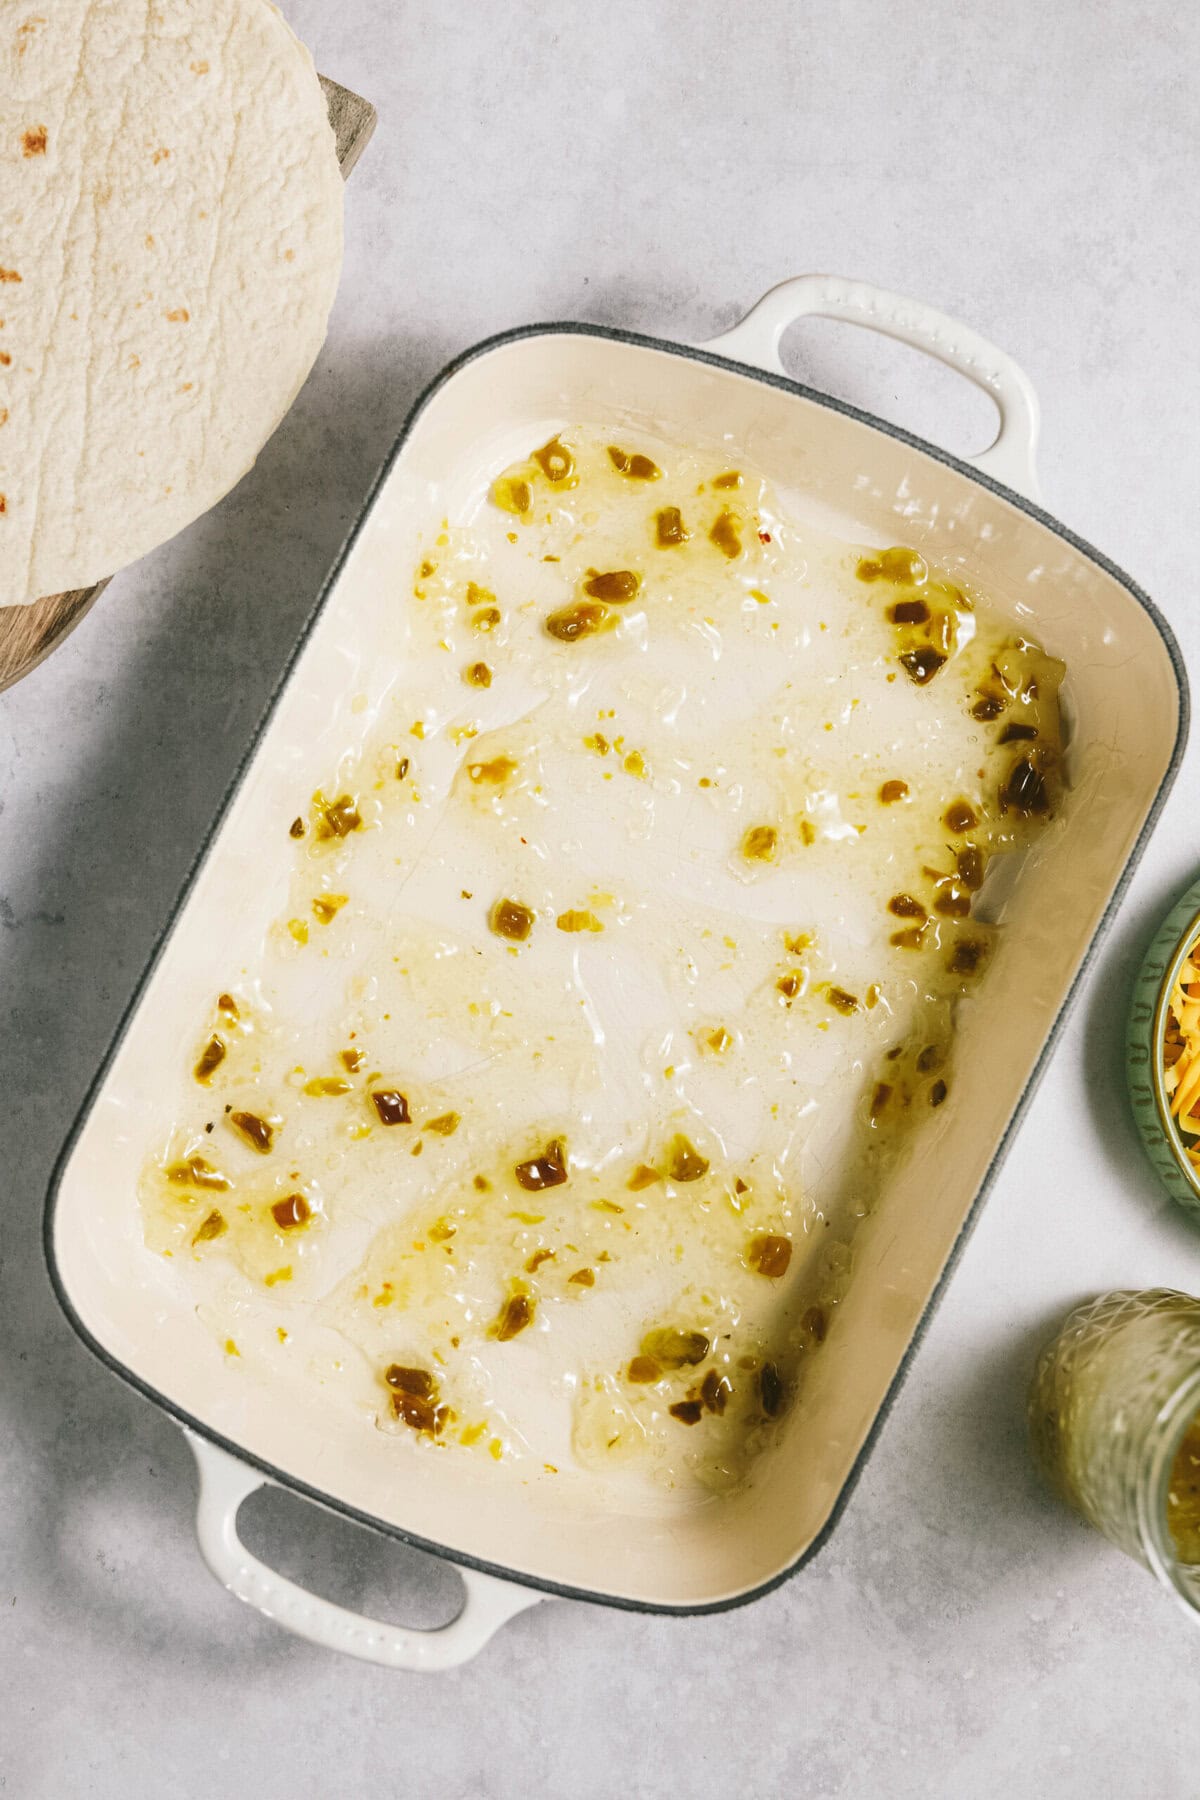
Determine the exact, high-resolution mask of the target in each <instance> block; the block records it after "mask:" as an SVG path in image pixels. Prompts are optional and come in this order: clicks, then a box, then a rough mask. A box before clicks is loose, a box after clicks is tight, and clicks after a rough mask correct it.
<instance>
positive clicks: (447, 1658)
mask: <svg viewBox="0 0 1200 1800" xmlns="http://www.w3.org/2000/svg"><path fill="white" fill-rule="evenodd" d="M183 1435H184V1436H185V1437H186V1438H187V1440H188V1442H189V1444H190V1445H191V1447H192V1454H193V1455H194V1456H195V1458H196V1467H197V1469H198V1471H199V1475H200V1492H199V1497H198V1499H197V1502H196V1536H197V1538H198V1539H199V1542H200V1554H201V1555H202V1556H203V1558H204V1560H205V1562H206V1563H207V1564H208V1566H209V1568H210V1569H211V1570H212V1572H213V1574H214V1575H215V1576H216V1578H217V1580H218V1581H219V1582H220V1583H221V1585H222V1586H223V1587H226V1588H228V1589H229V1592H230V1593H231V1594H233V1595H235V1596H236V1598H237V1599H239V1600H244V1601H245V1602H246V1604H247V1605H248V1606H254V1607H257V1609H258V1611H259V1612H261V1613H263V1614H264V1615H265V1616H266V1617H267V1618H268V1619H274V1620H275V1622H276V1624H278V1625H282V1626H284V1627H285V1628H286V1629H287V1630H288V1631H291V1632H294V1633H295V1634H296V1636H297V1637H303V1638H307V1639H308V1640H309V1642H310V1643H313V1644H320V1645H321V1647H322V1648H323V1649H325V1650H341V1651H343V1652H344V1653H345V1654H346V1655H348V1656H357V1657H361V1658H362V1660H363V1661H364V1662H373V1663H382V1664H384V1666H385V1667H387V1668H390V1669H412V1670H417V1671H422V1672H427V1673H432V1672H433V1671H435V1670H438V1669H453V1668H455V1667H456V1666H457V1665H458V1664H459V1663H465V1662H469V1661H470V1659H471V1657H473V1656H477V1655H478V1654H479V1652H480V1651H481V1650H482V1649H483V1647H484V1645H485V1644H486V1643H487V1641H488V1639H489V1638H490V1637H492V1636H493V1634H494V1633H495V1632H497V1631H498V1630H499V1629H500V1627H501V1625H503V1624H505V1623H506V1622H507V1621H508V1620H509V1619H511V1618H512V1617H513V1616H514V1614H516V1613H519V1612H523V1611H524V1610H525V1608H526V1607H527V1606H534V1605H536V1603H537V1602H538V1601H539V1600H540V1599H541V1598H542V1596H541V1594H539V1593H536V1592H535V1591H534V1590H533V1589H532V1588H526V1587H519V1586H517V1585H516V1583H514V1582H509V1581H498V1580H497V1579H496V1577H495V1576H493V1575H482V1574H480V1573H479V1572H478V1571H477V1570H475V1569H463V1568H460V1569H459V1571H458V1572H459V1574H460V1575H461V1576H462V1579H463V1585H464V1587H465V1588H466V1602H465V1604H464V1606H463V1609H462V1611H461V1612H460V1613H459V1615H458V1617H457V1618H456V1619H454V1620H453V1621H452V1622H451V1623H450V1624H449V1625H443V1626H440V1627H439V1628H438V1629H436V1630H433V1631H417V1630H411V1629H406V1628H405V1627H403V1626H400V1625H387V1624H385V1623H384V1622H383V1621H382V1620H380V1619H368V1618H364V1617H362V1616H361V1615H360V1614H359V1613H353V1612H348V1611H347V1609H346V1608H345V1607H343V1606H337V1605H335V1603H334V1602H333V1601H332V1600H322V1599H321V1598H320V1596H319V1595H317V1594H310V1593H308V1592H307V1591H306V1589H304V1588H302V1587H299V1586H298V1585H297V1584H296V1583H295V1582H294V1581H289V1580H288V1579H287V1577H286V1576H284V1575H279V1574H277V1573H276V1572H275V1570H274V1569H271V1568H268V1566H267V1564H266V1563H264V1562H260V1561H259V1560H258V1558H257V1557H256V1556H252V1555H251V1554H250V1552H249V1551H248V1550H247V1549H246V1547H245V1545H244V1544H243V1543H242V1541H241V1539H240V1538H239V1537H238V1534H237V1516H238V1509H239V1508H240V1506H241V1504H242V1502H243V1500H246V1499H248V1498H249V1496H250V1495H251V1494H253V1493H254V1492H255V1490H256V1489H258V1488H260V1487H265V1486H267V1485H268V1478H267V1477H266V1476H265V1475H262V1474H260V1472H259V1471H258V1470H257V1469H252V1468H250V1467H249V1465H248V1464H246V1463H244V1462H241V1461H239V1460H238V1458H237V1457H235V1456H230V1455H229V1454H228V1452H227V1451H225V1450H219V1449H218V1448H217V1446H216V1445H215V1444H210V1443H209V1442H208V1441H207V1440H206V1439H204V1438H200V1437H197V1436H196V1435H195V1434H194V1433H193V1432H191V1431H185V1432H184V1434H183Z"/></svg>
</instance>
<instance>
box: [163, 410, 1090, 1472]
mask: <svg viewBox="0 0 1200 1800" xmlns="http://www.w3.org/2000/svg"><path fill="white" fill-rule="evenodd" d="M396 587H397V593H396V605H397V608H398V609H399V611H400V613H401V615H402V624H403V633H404V655H403V659H402V661H401V663H400V664H399V666H397V668H396V670H395V678H394V681H393V683H392V685H391V687H390V690H389V693H388V697H387V699H386V701H385V703H384V713H385V715H386V719H385V724H384V725H383V727H382V728H381V727H380V725H379V723H378V721H377V722H376V723H375V724H374V725H373V726H372V727H371V730H370V732H369V733H367V734H365V738H364V741H363V742H362V743H361V744H359V745H356V746H354V747H352V748H350V749H349V750H348V751H347V754H346V756H345V757H344V759H343V761H342V763H341V765H340V766H339V767H337V768H327V769H314V770H312V771H310V772H309V782H308V784H307V786H306V787H305V788H303V789H299V790H298V792H297V797H296V807H295V813H294V816H292V817H290V818H288V817H285V818H281V819H280V821H279V839H280V844H279V853H280V855H283V856H287V857H289V858H290V860H291V864H292V874H291V887H290V897H289V902H288V905H287V906H286V907H285V908H284V909H283V910H282V911H281V913H280V914H279V916H278V917H277V918H275V919H274V920H272V921H271V922H270V923H269V927H268V928H267V930H266V933H265V939H264V947H263V952H262V958H261V962H260V964H259V965H258V966H255V967H249V968H244V969H225V968H221V967H219V966H216V965H215V964H214V969H213V995H214V1005H213V1008H212V1011H211V1014H210V1016H209V1017H207V1018H204V1019H198V1020H196V1021H194V1022H193V1024H194V1039H193V1041H191V1042H190V1043H189V1047H188V1055H187V1071H186V1095H187V1098H186V1100H185V1101H184V1102H183V1103H182V1104H181V1106H180V1108H179V1110H178V1112H177V1115H176V1116H175V1117H173V1118H170V1119H164V1120H163V1121H162V1123H161V1129H160V1130H159V1131H158V1133H157V1135H156V1138H155V1141H154V1143H153V1145H152V1147H151V1150H150V1153H149V1156H148V1160H147V1165H146V1171H145V1175H144V1179H143V1185H142V1207H143V1217H144V1225H145V1235H146V1241H147V1244H148V1246H149V1247H150V1248H151V1249H152V1250H154V1251H156V1252H158V1253H160V1254H162V1255H164V1256H167V1257H169V1258H170V1259H171V1260H172V1263H173V1266H174V1268H175V1270H176V1271H177V1275H176V1278H177V1279H178V1280H180V1281H181V1282H186V1283H190V1284H192V1286H193V1288H194V1291H195V1293H196V1295H197V1298H198V1301H199V1303H201V1304H202V1306H203V1308H204V1310H205V1316H206V1317H208V1318H209V1319H210V1320H211V1322H212V1325H213V1329H214V1330H215V1331H216V1332H217V1334H218V1336H219V1337H220V1339H221V1340H223V1341H224V1342H225V1344H226V1348H227V1350H228V1351H229V1353H230V1354H231V1355H232V1354H234V1353H235V1352H236V1351H237V1350H238V1340H237V1335H236V1334H237V1331H238V1321H239V1319H245V1318H246V1317H248V1316H249V1314H250V1313H251V1312H254V1313H255V1314H256V1315H261V1314H262V1313H263V1311H264V1309H266V1311H267V1313H268V1315H269V1317H270V1319H271V1321H272V1329H273V1331H274V1333H275V1336H276V1337H277V1338H278V1340H279V1342H280V1343H284V1342H287V1341H292V1340H295V1341H296V1342H304V1341H305V1340H306V1334H307V1335H308V1336H309V1337H311V1336H312V1335H313V1334H315V1333H319V1334H320V1336H321V1339H322V1342H324V1343H326V1344H327V1343H329V1342H333V1343H336V1344H337V1345H339V1346H340V1347H341V1355H340V1356H339V1358H338V1366H339V1367H342V1366H343V1365H344V1367H345V1369H346V1370H348V1371H349V1378H348V1380H347V1381H346V1382H345V1383H344V1384H343V1387H342V1388H341V1389H340V1390H339V1391H338V1393H337V1395H336V1396H333V1395H331V1399H330V1404H338V1405H343V1404H353V1405H357V1406H358V1407H359V1408H360V1409H361V1411H362V1413H363V1416H364V1428H367V1422H368V1421H371V1422H374V1423H375V1424H377V1425H378V1426H379V1427H380V1428H381V1429H384V1430H387V1431H391V1432H393V1433H394V1434H395V1435H396V1438H397V1446H396V1448H397V1455H398V1456H401V1455H417V1454H425V1453H432V1452H433V1451H434V1450H442V1449H447V1448H451V1449H452V1450H453V1451H454V1453H456V1454H472V1455H474V1456H478V1455H483V1456H484V1457H494V1458H495V1459H496V1460H497V1461H501V1462H504V1461H510V1460H516V1461H518V1462H520V1463H521V1465H522V1466H523V1467H525V1468H527V1469H531V1470H538V1471H541V1470H543V1469H544V1470H546V1471H549V1472H550V1473H553V1474H558V1473H560V1472H562V1473H566V1472H569V1471H575V1472H578V1471H586V1472H590V1473H595V1472H597V1471H604V1472H608V1473H611V1472H612V1471H614V1470H616V1469H619V1470H621V1471H623V1476H622V1478H623V1479H627V1480H628V1481H632V1482H634V1483H641V1484H643V1485H644V1484H645V1483H646V1482H649V1483H651V1484H653V1485H652V1486H650V1487H648V1488H647V1490H646V1491H647V1492H648V1493H653V1492H656V1491H658V1492H661V1491H663V1490H674V1491H675V1492H676V1493H680V1492H687V1491H694V1490H696V1489H697V1488H699V1489H701V1490H711V1489H713V1488H728V1487H732V1486H734V1485H736V1484H737V1483H739V1482H740V1481H742V1480H743V1479H744V1478H745V1477H746V1475H747V1472H748V1470H749V1469H750V1468H751V1466H752V1463H753V1460H754V1458H755V1456H756V1455H757V1454H758V1453H759V1452H760V1451H761V1450H762V1449H763V1448H764V1447H766V1446H767V1445H769V1443H770V1441H771V1439H772V1437H773V1436H774V1434H775V1433H777V1432H778V1430H779V1428H780V1425H779V1422H780V1420H781V1419H782V1417H783V1416H784V1414H785V1413H786V1412H787V1410H788V1408H789V1407H790V1406H791V1405H792V1404H793V1403H794V1401H795V1399H796V1396H797V1395H798V1394H799V1393H800V1391H801V1390H802V1387H803V1383H804V1380H805V1373H806V1370H807V1368H808V1367H809V1366H810V1365H811V1362H812V1359H813V1358H814V1357H817V1356H819V1355H829V1354H835V1353H836V1340H837V1308H838V1303H839V1300H840V1299H841V1297H842V1296H843V1295H844V1293H845V1291H846V1286H847V1283H848V1282H849V1281H851V1280H852V1279H853V1255H854V1236H855V1231H856V1228H857V1226H858V1224H859V1222H860V1221H861V1220H862V1219H863V1218H864V1217H865V1216H867V1215H868V1214H869V1213H870V1211H871V1210H872V1208H873V1206H874V1204H875V1202H876V1199H877V1197H878V1195H879V1193H880V1192H881V1190H882V1186H883V1184H884V1182H885V1181H886V1180H887V1178H888V1173H889V1171H890V1170H891V1169H892V1168H893V1167H894V1166H895V1160H896V1158H898V1157H900V1156H902V1155H904V1154H906V1153H907V1152H908V1150H909V1148H910V1146H911V1144H912V1142H913V1140H914V1139H915V1138H916V1137H917V1136H918V1135H919V1133H920V1132H921V1131H922V1130H923V1129H928V1127H929V1126H930V1124H931V1123H932V1120H931V1115H932V1114H933V1113H934V1112H936V1110H937V1109H938V1108H939V1107H941V1106H943V1105H947V1106H951V1107H952V1106H953V1104H954V1031H953V1027H954V1013H955V1007H956V1004H957V1002H958V1000H959V998H960V997H961V996H962V995H963V994H965V993H967V992H969V991H970V990H972V989H973V988H974V987H975V986H976V985H977V984H979V983H981V982H986V981H987V979H988V975H987V965H988V963H989V961H990V959H991V956H992V954H993V951H994V948H995V945H996V941H997V933H998V932H1000V933H1002V932H1003V929H1004V928H1003V925H1002V924H1000V925H997V924H996V923H995V920H994V917H993V916H992V915H993V911H994V909H993V908H990V907H989V906H988V903H987V902H988V893H989V869H990V867H991V865H992V863H993V859H994V858H996V857H998V856H1000V855H1001V854H1002V853H1004V852H1012V851H1019V850H1021V849H1022V848H1024V847H1026V846H1027V845H1028V844H1029V843H1030V842H1031V841H1032V840H1033V839H1034V838H1035V837H1036V836H1039V835H1041V834H1044V833H1045V832H1046V830H1047V829H1053V827H1054V820H1055V819H1056V817H1057V816H1058V814H1059V813H1060V811H1061V806H1062V791H1061V768H1060V765H1061V742H1060V727H1059V715H1058V698H1057V696H1058V688H1059V683H1060V681H1061V678H1062V675H1063V669H1062V666H1061V664H1059V663H1057V662H1055V661H1054V660H1053V659H1052V658H1051V657H1050V656H1048V655H1047V654H1045V652H1044V651H1043V650H1042V649H1041V648H1040V647H1039V646H1037V645H1035V644H1032V643H1030V642H1028V641H1027V640H1024V639H1021V638H1019V637H1016V636H1014V635H1013V634H1012V631H1011V629H1010V628H1009V627H1007V626H1006V625H1005V624H1004V623H1003V621H1001V620H1000V618H999V617H998V616H996V615H994V614H993V613H992V611H991V610H990V608H989V606H988V604H987V600H986V596H983V595H980V594H978V593H974V592H968V591H965V590H964V588H963V587H962V586H960V585H957V584H956V583H955V582H954V581H951V580H949V579H948V578H946V577H945V576H944V575H943V574H940V573H939V572H938V571H937V570H935V569H931V568H929V567H927V566H926V564H925V563H924V562H923V560H922V559H921V557H920V556H919V555H918V554H917V553H916V552H915V551H913V550H911V549H907V548H904V547H898V546H892V547H888V548H883V549H875V548H870V547H865V546H862V545H854V544H851V543H848V542H846V541H844V540H841V539H837V538H834V537H832V536H830V535H829V534H828V533H827V532H824V531H820V530H817V529H815V528H814V527H813V526H812V525H811V524H809V523H808V522H807V519H806V518H804V517H802V516H801V515H800V514H799V512H793V511H792V510H791V509H789V508H786V507H785V506H784V505H782V504H781V503H780V502H779V501H778V500H777V499H776V498H775V497H774V496H773V494H772V493H771V491H770V490H769V488H768V486H767V484H766V483H765V482H764V481H763V480H761V479H760V478H758V477H757V476H756V475H754V474H753V473H752V472H751V471H750V470H749V469H748V468H747V467H745V466H744V465H738V466H736V467H735V466H729V465H727V464H723V463H721V462H720V461H719V460H717V459H716V458H714V457H705V456H704V455H701V454H699V453H695V452H686V451H682V450H680V449H678V448H675V447H672V446H670V445H668V444H665V443H661V442H655V441H651V440H649V439H647V438H645V437H639V438H638V439H637V440H636V441H634V439H632V438H631V439H630V441H628V442H625V441H621V442H619V443H610V442H607V441H604V440H599V441H597V440H596V439H594V438H593V437H591V436H590V435H589V434H588V433H586V432H585V431H582V430H568V429H564V430H562V431H561V432H560V433H559V434H558V435H556V436H555V437H553V438H551V439H550V440H549V441H548V442H546V443H544V444H543V445H542V446H541V447H540V448H538V449H536V450H535V451H533V453H532V454H531V455H530V456H529V457H528V459H527V460H526V461H523V462H521V463H520V464H518V465H516V466H514V467H511V468H509V469H506V470H504V471H503V472H501V473H499V474H497V475H496V477H495V479H494V481H493V483H492V486H491V488H490V491H489V492H488V493H487V494H486V495H481V496H479V498H478V505H477V506H476V507H475V509H474V510H473V512H472V513H470V514H469V515H468V516H467V517H466V518H465V520H464V522H461V523H456V524H454V525H453V526H451V525H450V524H449V523H447V522H446V521H438V520H433V521H431V526H430V529H429V531H428V533H427V534H426V542H425V546H424V552H423V554H422V556H421V558H420V561H419V564H418V567H417V569H416V570H415V571H412V570H404V571H397V573H396ZM181 1091H182V1090H181Z"/></svg>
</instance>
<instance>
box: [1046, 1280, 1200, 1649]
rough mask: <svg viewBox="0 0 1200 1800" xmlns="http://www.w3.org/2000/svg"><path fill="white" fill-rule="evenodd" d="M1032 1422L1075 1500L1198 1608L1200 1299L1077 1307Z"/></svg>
mask: <svg viewBox="0 0 1200 1800" xmlns="http://www.w3.org/2000/svg"><path fill="white" fill-rule="evenodd" d="M1029 1426H1030V1434H1031V1438H1032V1442H1033V1452H1034V1456H1035V1458H1036V1459H1037V1461H1038V1463H1039V1464H1040V1465H1041V1467H1042V1469H1043V1470H1044V1471H1045V1473H1046V1475H1047V1476H1048V1477H1049V1479H1050V1481H1051V1482H1052V1484H1053V1485H1054V1487H1055V1488H1056V1489H1057V1490H1058V1492H1059V1493H1060V1494H1061V1496H1062V1497H1063V1499H1064V1500H1066V1501H1067V1503H1068V1505H1070V1506H1072V1507H1074V1509H1075V1511H1076V1512H1078V1513H1080V1514H1082V1516H1083V1517H1084V1518H1085V1519H1086V1520H1087V1521H1088V1523H1089V1524H1091V1525H1094V1526H1095V1527H1096V1528H1097V1530H1099V1531H1102V1532H1103V1533H1104V1535H1105V1537H1107V1538H1109V1539H1110V1540H1111V1542H1112V1543H1114V1544H1117V1545H1118V1546H1119V1547H1120V1548H1121V1549H1122V1550H1124V1551H1126V1552H1127V1554H1128V1555H1130V1556H1135V1557H1136V1558H1137V1559H1138V1561H1139V1562H1141V1563H1143V1564H1144V1565H1145V1566H1146V1567H1147V1568H1149V1569H1151V1570H1153V1572H1154V1574H1155V1575H1157V1576H1158V1578H1159V1580H1160V1581H1161V1582H1162V1583H1163V1584H1164V1585H1165V1586H1166V1587H1169V1588H1170V1589H1171V1590H1172V1591H1173V1592H1174V1593H1175V1595H1176V1596H1177V1597H1178V1599H1179V1600H1180V1601H1181V1602H1182V1603H1183V1604H1184V1606H1186V1607H1187V1608H1188V1609H1189V1611H1191V1612H1193V1613H1200V1300H1194V1299H1192V1297H1191V1296H1190V1295H1188V1294H1179V1293H1175V1292H1174V1291H1172V1290H1171V1289H1170V1288H1151V1289H1148V1290H1146V1291H1145V1292H1143V1293H1134V1292H1118V1293H1112V1294H1102V1295H1101V1296H1100V1297H1099V1299H1096V1300H1089V1301H1088V1302H1087V1303H1086V1304H1085V1305H1083V1306H1078V1307H1076V1308H1075V1311H1074V1312H1073V1313H1071V1314H1070V1315H1069V1317H1068V1318H1067V1320H1066V1322H1065V1323H1064V1325H1063V1327H1062V1330H1061V1331H1060V1332H1059V1334H1058V1336H1057V1337H1056V1338H1055V1339H1054V1342H1053V1343H1052V1344H1048V1345H1047V1346H1046V1348H1045V1350H1043V1352H1042V1354H1041V1356H1040V1357H1039V1359H1038V1365H1037V1369H1036V1371H1035V1373H1034V1378H1033V1386H1032V1389H1031V1391H1030V1396H1029Z"/></svg>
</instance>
